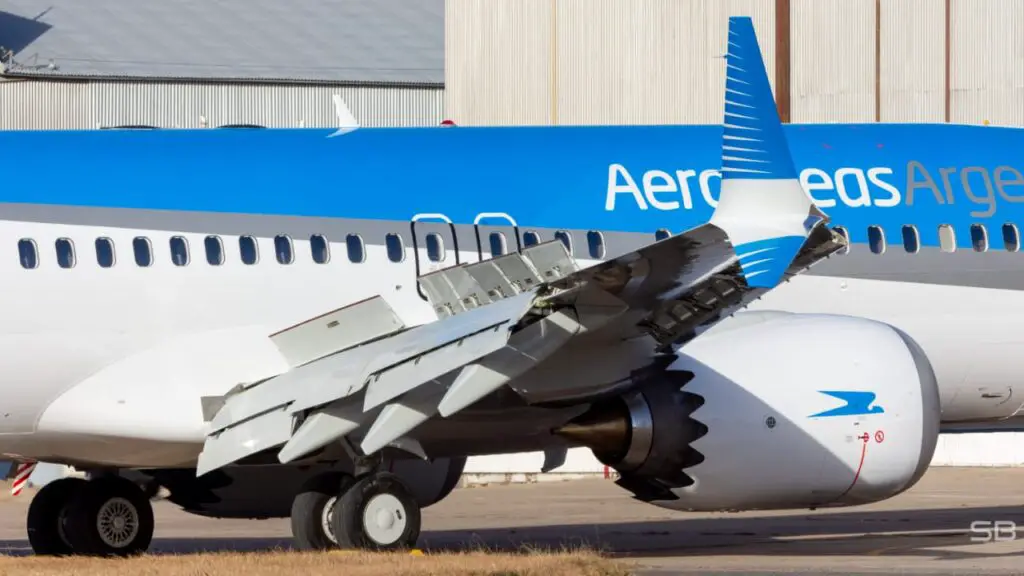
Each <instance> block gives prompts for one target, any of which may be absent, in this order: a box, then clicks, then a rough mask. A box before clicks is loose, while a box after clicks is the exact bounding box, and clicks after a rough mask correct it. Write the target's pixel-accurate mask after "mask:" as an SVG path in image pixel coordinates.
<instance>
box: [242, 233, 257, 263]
mask: <svg viewBox="0 0 1024 576" xmlns="http://www.w3.org/2000/svg"><path fill="white" fill-rule="evenodd" d="M238 251H239V252H240V253H241V255H242V264H246V265H249V266H251V265H253V264H255V263H257V262H259V260H260V247H259V244H257V243H256V239H255V238H253V237H252V236H240V237H239V238H238Z"/></svg>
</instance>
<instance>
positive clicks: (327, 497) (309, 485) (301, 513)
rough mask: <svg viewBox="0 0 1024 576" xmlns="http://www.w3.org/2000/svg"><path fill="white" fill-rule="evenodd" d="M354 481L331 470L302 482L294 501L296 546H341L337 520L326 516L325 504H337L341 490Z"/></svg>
mask: <svg viewBox="0 0 1024 576" xmlns="http://www.w3.org/2000/svg"><path fill="white" fill-rule="evenodd" d="M351 483H352V477H351V476H348V475H346V474H341V473H328V474H321V475H319V476H316V477H314V478H311V479H310V480H309V481H307V482H306V483H305V484H304V485H303V486H302V488H301V489H300V490H299V493H298V494H296V495H295V500H293V501H292V514H291V521H292V540H293V542H294V546H295V549H296V550H331V549H333V548H337V547H338V543H337V541H336V539H335V537H334V528H333V522H332V521H331V520H330V518H326V519H325V508H327V507H328V506H333V505H334V502H335V501H336V500H337V498H338V494H340V493H341V492H342V490H344V489H345V488H346V487H347V485H348V484H351ZM327 514H330V512H327ZM325 520H326V523H325Z"/></svg>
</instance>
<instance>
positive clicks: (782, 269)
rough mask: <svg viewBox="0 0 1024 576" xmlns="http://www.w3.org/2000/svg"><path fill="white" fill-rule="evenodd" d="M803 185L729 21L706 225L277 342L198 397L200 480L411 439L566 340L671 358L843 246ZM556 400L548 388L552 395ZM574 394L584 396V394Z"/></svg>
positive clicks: (525, 269)
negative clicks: (268, 364) (268, 373)
mask: <svg viewBox="0 0 1024 576" xmlns="http://www.w3.org/2000/svg"><path fill="white" fill-rule="evenodd" d="M826 221H827V219H826V217H825V215H824V214H822V213H821V212H820V211H819V210H818V209H817V208H816V207H815V206H814V204H813V202H812V201H811V199H810V197H809V196H808V195H807V193H806V192H805V191H804V190H803V188H802V187H801V185H800V183H799V180H798V179H797V174H796V170H795V169H794V167H793V163H792V159H791V158H790V154H789V149H788V146H787V144H786V141H785V137H784V135H783V133H782V127H781V124H780V123H779V119H778V115H777V113H776V111H775V103H774V99H773V98H772V95H771V89H770V87H769V84H768V79H767V76H766V74H765V71H764V66H763V62H762V61H761V54H760V50H759V48H758V46H757V40H756V38H755V37H754V32H753V28H752V26H751V25H750V23H749V20H746V21H744V20H736V21H733V20H730V29H729V55H728V56H727V79H726V104H725V130H724V134H723V145H722V188H721V195H720V199H719V203H718V206H717V208H716V211H715V214H714V215H713V216H712V218H711V220H710V222H708V223H707V224H704V225H702V226H699V227H696V228H693V229H691V230H688V231H686V232H684V233H682V234H679V235H677V236H673V237H670V238H667V239H664V240H661V241H658V242H654V243H652V244H649V245H647V246H644V247H642V248H640V249H638V250H636V251H634V252H630V253H628V254H624V255H621V256H618V257H617V258H614V259H611V260H609V261H606V262H602V263H599V264H597V265H594V266H591V267H587V268H584V267H582V266H581V265H580V264H579V263H578V262H577V261H576V260H575V259H574V258H573V257H572V255H571V254H570V253H569V252H568V250H567V249H566V247H565V246H564V245H563V244H562V243H561V242H560V241H557V240H556V241H552V242H547V243H544V244H539V245H536V246H531V247H528V248H526V249H524V250H522V251H521V252H519V253H513V254H508V255H505V256H501V257H498V258H493V259H490V260H486V261H482V262H477V263H472V264H466V265H461V266H457V267H453V268H448V269H445V270H440V271H437V272H434V273H432V274H429V275H425V276H422V277H421V278H420V283H421V285H422V286H423V289H424V292H425V293H426V294H427V296H428V299H429V300H430V303H431V305H432V306H433V307H434V310H435V312H436V313H437V316H438V319H437V320H436V321H434V322H430V323H428V324H424V325H421V326H417V327H413V328H407V327H405V326H404V325H403V324H402V323H401V321H400V320H399V319H398V317H397V316H396V315H395V314H394V312H393V311H392V310H391V308H390V307H389V306H388V305H387V303H386V302H384V300H383V299H382V298H379V297H377V298H373V299H370V300H367V301H364V302H360V303H357V304H354V305H352V306H349V307H346V308H343V309H341V310H337V311H334V312H332V313H330V314H328V315H326V316H323V317H319V318H315V319H312V320H309V321H308V322H306V323H303V324H300V325H299V326H296V327H293V328H291V329H289V330H286V331H285V332H282V333H280V334H276V335H274V336H272V339H273V340H274V342H275V343H276V344H278V346H279V348H280V349H281V350H282V354H284V356H285V357H286V358H288V359H289V362H290V363H291V364H292V366H293V368H292V369H291V370H289V371H288V372H285V373H284V374H281V375H279V376H276V377H273V378H270V379H267V380H264V381H262V382H257V383H253V384H247V385H240V386H238V387H236V389H235V390H233V391H232V392H231V393H229V394H228V395H227V396H225V397H223V398H213V399H204V402H205V403H206V406H205V409H206V410H207V411H208V416H209V418H208V419H209V421H210V430H209V434H208V437H207V440H206V443H205V446H204V449H203V452H202V454H201V455H200V458H199V464H198V469H197V475H202V474H204V473H206V472H208V471H210V470H214V469H216V468H220V467H222V466H224V465H227V464H230V463H232V462H236V461H238V460H240V459H242V458H245V457H246V456H249V455H252V454H255V453H257V452H262V451H265V450H268V449H276V448H279V450H278V453H277V456H278V460H279V461H281V462H290V461H294V460H296V459H299V458H302V457H304V456H307V455H309V454H311V453H313V452H315V451H316V450H319V449H321V448H323V447H325V446H327V445H329V444H331V443H334V442H337V441H339V440H343V439H346V438H349V437H361V441H360V444H359V446H358V452H356V451H355V447H354V446H351V445H348V448H349V449H350V450H351V451H353V452H354V455H355V456H359V455H360V454H359V452H361V453H362V454H363V455H370V454H373V453H376V452H378V451H379V450H381V449H382V448H384V447H386V446H397V447H400V448H403V449H405V450H407V451H409V452H412V453H415V454H419V455H421V456H425V455H424V454H422V448H421V447H419V446H418V445H417V443H416V441H415V440H413V439H412V437H411V436H410V432H412V431H413V430H414V429H415V428H416V427H417V426H419V425H421V424H423V423H424V422H426V421H427V420H429V419H430V418H435V417H448V416H450V415H452V414H454V413H456V412H459V411H460V410H462V409H464V408H466V407H468V406H470V405H472V404H473V403H475V402H476V401H478V400H480V399H481V398H483V397H485V396H487V395H489V394H491V393H493V392H494V391H496V390H498V389H499V388H501V387H502V386H506V385H509V384H510V383H511V382H513V381H514V380H515V379H516V378H519V377H520V376H522V375H524V374H526V373H527V372H528V371H530V370H531V369H533V368H535V367H537V366H538V365H540V364H542V363H553V362H558V358H559V353H560V351H562V350H565V349H566V346H567V344H569V343H570V342H573V343H574V345H579V344H584V345H587V346H593V349H594V350H595V351H596V352H595V353H599V351H600V350H601V347H602V346H608V345H615V343H618V342H622V341H624V340H627V339H631V338H637V337H643V338H651V339H653V342H654V344H653V346H654V348H655V349H654V350H652V355H654V354H657V353H658V352H664V351H669V350H671V349H672V348H674V347H677V346H679V345H681V344H685V342H687V341H688V340H690V339H692V338H694V337H695V336H696V335H697V334H699V333H700V331H702V330H703V329H706V328H709V327H711V326H713V325H714V324H715V323H717V322H718V321H719V320H721V319H722V318H724V317H726V316H728V315H729V314H732V313H733V312H735V311H736V310H738V309H740V308H742V307H744V306H746V305H748V304H749V303H751V302H752V301H753V300H755V299H757V298H759V297H760V296H761V295H762V294H764V293H765V292H767V291H768V290H771V289H772V288H774V287H775V286H777V285H778V284H779V283H780V282H782V281H784V280H786V279H788V278H789V277H791V276H793V275H795V274H798V273H800V272H802V271H803V270H805V269H806V268H808V267H809V266H811V265H813V264H815V263H816V262H818V261H820V260H822V259H823V258H825V257H827V256H829V255H830V254H832V253H834V252H835V251H837V250H839V249H841V248H842V247H843V246H844V245H845V240H844V238H843V237H842V236H840V235H838V234H836V233H834V232H832V231H831V230H829V229H828V228H827V227H826V226H825V223H826ZM556 393H557V391H556ZM573 396H574V397H576V398H579V397H580V393H579V390H578V389H575V390H573Z"/></svg>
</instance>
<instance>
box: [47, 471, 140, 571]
mask: <svg viewBox="0 0 1024 576" xmlns="http://www.w3.org/2000/svg"><path fill="white" fill-rule="evenodd" d="M153 526H154V521H153V508H152V506H151V505H150V503H149V499H148V498H147V497H146V494H145V493H144V492H143V491H142V489H141V488H139V487H138V486H137V485H136V484H134V483H133V482H131V481H129V480H126V479H124V478H120V477H117V476H112V477H101V478H97V479H95V480H91V481H85V480H81V479H78V478H62V479H60V480H56V481H54V482H51V483H49V484H47V485H46V486H44V487H43V488H42V489H41V490H40V491H39V493H38V494H36V496H35V498H33V499H32V504H31V505H30V506H29V510H28V539H29V543H30V544H31V545H32V550H33V551H34V552H35V553H36V554H37V555H44V556H63V555H69V554H74V555H88V556H131V555H135V554H141V553H143V552H145V551H146V549H147V548H149V544H150V542H151V541H152V540H153Z"/></svg>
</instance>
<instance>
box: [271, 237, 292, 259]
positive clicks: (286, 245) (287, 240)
mask: <svg viewBox="0 0 1024 576" xmlns="http://www.w3.org/2000/svg"><path fill="white" fill-rule="evenodd" d="M274 254H276V255H277V261H278V262H280V263H281V264H291V263H292V262H294V261H295V254H293V253H292V239H291V237H289V236H288V235H286V234H278V235H277V236H274Z"/></svg>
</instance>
